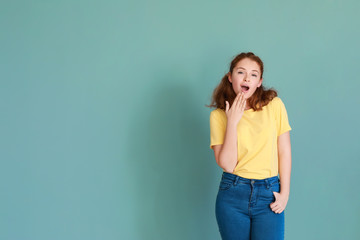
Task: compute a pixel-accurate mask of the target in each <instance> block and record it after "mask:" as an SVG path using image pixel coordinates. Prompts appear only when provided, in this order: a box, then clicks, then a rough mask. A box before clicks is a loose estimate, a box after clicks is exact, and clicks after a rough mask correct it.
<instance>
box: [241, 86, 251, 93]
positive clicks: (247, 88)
mask: <svg viewBox="0 0 360 240" xmlns="http://www.w3.org/2000/svg"><path fill="white" fill-rule="evenodd" d="M241 91H243V92H247V91H249V87H247V86H241Z"/></svg>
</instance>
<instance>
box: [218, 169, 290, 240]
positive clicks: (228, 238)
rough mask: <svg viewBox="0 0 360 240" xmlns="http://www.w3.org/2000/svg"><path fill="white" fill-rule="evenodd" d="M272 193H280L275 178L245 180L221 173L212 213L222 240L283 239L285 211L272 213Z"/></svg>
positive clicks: (273, 198)
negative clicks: (213, 212)
mask: <svg viewBox="0 0 360 240" xmlns="http://www.w3.org/2000/svg"><path fill="white" fill-rule="evenodd" d="M273 192H280V179H279V177H278V176H274V177H270V178H265V179H261V180H259V179H248V178H243V177H240V176H238V175H235V174H232V173H228V172H223V174H222V177H221V181H220V185H219V191H218V194H217V197H216V204H215V213H216V220H217V223H218V226H219V232H220V235H221V238H222V239H223V240H250V239H251V240H283V239H284V220H285V215H284V214H285V213H284V212H285V210H284V211H282V212H281V213H280V214H279V213H275V212H273V211H272V210H271V208H270V206H269V205H270V204H271V203H272V202H274V201H275V195H274V193H273Z"/></svg>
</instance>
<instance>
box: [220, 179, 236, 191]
mask: <svg viewBox="0 0 360 240" xmlns="http://www.w3.org/2000/svg"><path fill="white" fill-rule="evenodd" d="M233 184H234V183H233V181H231V180H229V179H226V178H223V179H221V181H220V185H219V190H222V191H224V190H228V189H229V188H231V186H233Z"/></svg>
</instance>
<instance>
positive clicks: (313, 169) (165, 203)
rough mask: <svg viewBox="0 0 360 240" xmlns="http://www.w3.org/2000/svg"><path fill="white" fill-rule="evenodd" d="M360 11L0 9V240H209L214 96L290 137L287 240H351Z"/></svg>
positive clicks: (8, 4)
mask: <svg viewBox="0 0 360 240" xmlns="http://www.w3.org/2000/svg"><path fill="white" fill-rule="evenodd" d="M359 9H360V2H359V1H355V0H354V1H319V0H317V1H251V2H249V1H204V0H199V1H188V0H185V1H39V0H35V1H2V2H1V7H0V27H1V33H0V41H1V42H0V43H1V44H0V51H1V53H0V74H1V75H0V76H1V77H0V79H1V88H0V100H1V101H0V107H1V109H0V110H1V120H0V121H1V122H0V123H1V124H0V131H1V132H0V134H1V142H0V143H1V151H0V154H1V155H0V159H1V165H0V203H1V210H0V239H2V240H7V239H11V240H13V239H16V240H17V239H19V240H20V239H21V240H27V239H31V240H33V239H34V240H35V239H36V240H42V239H53V240H55V239H67V240H70V239H129V240H132V239H135V240H137V239H140V240H141V239H146V240H148V239H149V240H152V239H172V240H177V239H179V240H180V239H206V240H213V239H220V235H219V233H218V229H217V224H216V220H215V210H214V206H215V205H214V204H215V197H216V194H217V188H218V183H219V181H220V177H221V172H222V170H221V169H220V168H219V167H218V166H217V164H216V162H215V159H214V156H213V152H212V150H211V149H210V148H209V143H210V135H209V134H210V129H209V114H210V111H211V109H209V108H206V107H205V105H206V104H209V103H210V97H211V94H212V91H213V89H214V88H215V87H216V86H217V84H218V83H219V81H220V80H221V78H222V76H223V75H224V74H225V73H226V72H227V71H228V67H229V63H230V61H231V59H232V58H233V57H234V56H235V55H236V54H238V53H240V52H242V51H253V52H254V53H255V54H257V55H259V56H260V57H261V58H262V60H263V61H264V64H265V72H264V82H263V84H264V86H265V87H273V88H275V89H277V90H278V94H279V96H280V97H281V98H282V100H283V102H284V103H285V106H286V108H287V111H288V116H289V122H290V125H291V127H292V131H291V144H292V177H291V193H290V198H289V202H288V204H287V207H286V210H285V211H286V214H285V219H286V222H285V237H286V239H292V240H298V239H299V240H300V239H308V240H311V239H314V240H315V239H316V240H317V239H328V240H331V239H334V240H338V239H347V240H349V239H360V228H359V224H360V204H359V203H360V193H359V184H358V183H359V172H360V161H359V160H360V157H359V156H360V150H359V149H360V148H359V135H360V128H359V125H358V122H359V117H360V113H359V104H360V98H359V95H358V89H359V87H360V83H359V82H360V81H359V80H360V79H359V76H358V75H359V74H358V65H359V61H360V50H359V41H360V39H359V38H360V28H359V23H360V17H359Z"/></svg>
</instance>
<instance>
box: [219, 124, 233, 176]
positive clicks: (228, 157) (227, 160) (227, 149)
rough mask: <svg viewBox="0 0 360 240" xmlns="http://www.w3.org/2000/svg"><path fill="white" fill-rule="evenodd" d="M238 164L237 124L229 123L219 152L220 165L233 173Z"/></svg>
mask: <svg viewBox="0 0 360 240" xmlns="http://www.w3.org/2000/svg"><path fill="white" fill-rule="evenodd" d="M236 164H237V125H236V124H235V123H228V124H227V126H226V132H225V137H224V143H223V146H222V148H221V151H220V154H219V166H220V167H221V168H222V169H224V171H226V172H230V173H232V172H233V171H234V169H235V167H236Z"/></svg>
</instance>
